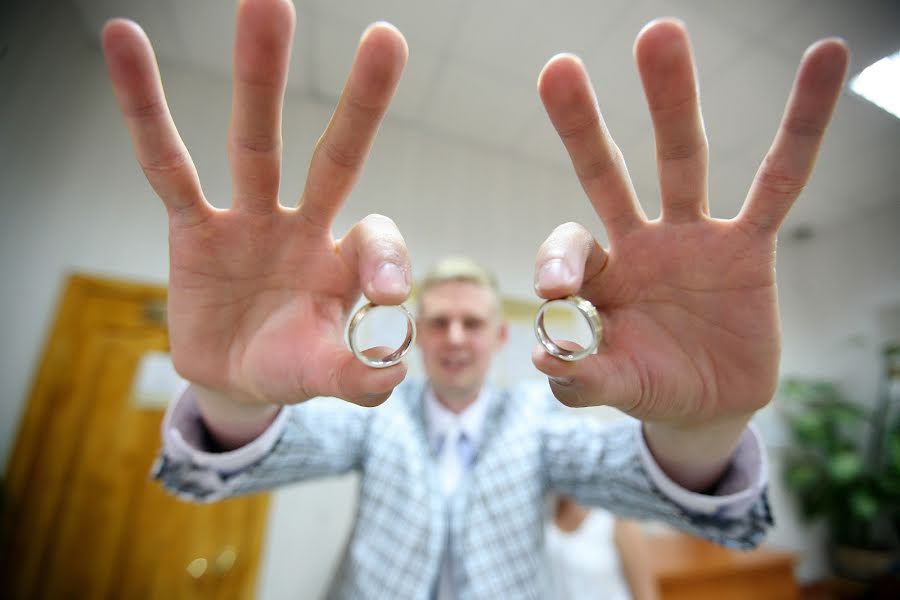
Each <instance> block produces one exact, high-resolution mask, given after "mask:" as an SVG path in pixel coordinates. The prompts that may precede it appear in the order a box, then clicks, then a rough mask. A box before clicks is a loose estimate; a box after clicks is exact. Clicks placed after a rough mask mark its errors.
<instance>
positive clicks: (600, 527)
mask: <svg viewBox="0 0 900 600" xmlns="http://www.w3.org/2000/svg"><path fill="white" fill-rule="evenodd" d="M614 527H615V520H614V519H613V516H612V514H610V513H609V512H607V511H605V510H602V509H591V510H590V511H589V512H588V516H587V517H586V518H585V519H584V521H583V522H582V523H581V525H580V526H579V527H578V529H576V530H575V531H571V532H569V531H563V530H561V529H560V528H559V527H557V526H556V525H555V524H554V523H553V521H552V520H551V521H549V522H548V523H547V526H546V530H545V534H546V538H547V556H548V558H549V561H550V572H551V574H552V576H553V590H554V598H558V599H559V600H588V599H589V598H590V599H595V598H604V599H605V600H629V598H631V594H630V592H629V590H628V583H627V582H626V581H625V577H624V576H623V574H622V565H621V561H620V560H619V553H618V550H617V548H616V544H615V540H614Z"/></svg>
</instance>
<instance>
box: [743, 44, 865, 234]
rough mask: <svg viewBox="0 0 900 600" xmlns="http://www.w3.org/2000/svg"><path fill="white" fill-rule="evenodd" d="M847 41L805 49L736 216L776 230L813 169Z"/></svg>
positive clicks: (843, 70) (837, 91)
mask: <svg viewBox="0 0 900 600" xmlns="http://www.w3.org/2000/svg"><path fill="white" fill-rule="evenodd" d="M848 62H849V53H848V50H847V47H846V46H845V45H844V43H843V41H841V40H838V39H827V40H822V41H819V42H817V43H815V44H813V45H812V46H810V48H809V49H808V50H807V51H806V54H804V56H803V60H802V61H801V62H800V67H799V68H798V70H797V77H796V78H795V80H794V86H793V89H792V90H791V95H790V98H789V99H788V102H787V106H786V108H785V111H784V116H783V117H782V120H781V126H780V127H779V128H778V132H777V133H776V134H775V141H774V142H772V146H771V148H769V152H768V154H767V155H766V158H765V160H763V163H762V165H761V166H760V168H759V171H758V172H757V173H756V178H755V179H754V180H753V184H752V185H751V186H750V192H749V193H748V195H747V200H746V201H745V202H744V207H743V208H742V209H741V213H740V214H739V215H738V220H739V221H742V222H744V223H747V224H750V225H752V226H753V227H754V228H755V229H756V230H758V231H760V232H764V233H774V232H775V231H777V230H778V227H779V225H780V224H781V222H782V221H783V220H784V218H785V216H787V213H788V211H789V210H790V208H791V206H792V205H793V203H794V201H795V200H796V199H797V196H799V195H800V192H801V191H802V190H803V188H804V186H805V185H806V182H807V181H809V177H810V175H811V174H812V169H813V165H814V164H815V162H816V155H817V154H818V152H819V146H820V145H821V143H822V138H823V137H824V135H825V129H826V127H827V126H828V121H829V120H830V119H831V114H832V112H833V111H834V107H835V105H836V104H837V99H838V96H839V95H840V91H841V87H842V85H843V81H844V76H845V75H846V73H847V64H848Z"/></svg>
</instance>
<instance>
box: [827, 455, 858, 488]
mask: <svg viewBox="0 0 900 600" xmlns="http://www.w3.org/2000/svg"><path fill="white" fill-rule="evenodd" d="M827 469H828V474H829V475H831V478H832V479H833V480H834V481H835V482H836V483H838V484H844V483H847V482H849V481H851V480H853V479H854V478H856V477H857V476H858V475H859V474H860V473H862V470H863V463H862V460H861V459H860V457H859V455H858V454H857V453H856V452H848V451H843V452H837V453H835V454H834V455H833V456H831V457H829V458H828V463H827Z"/></svg>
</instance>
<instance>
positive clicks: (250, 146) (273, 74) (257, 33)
mask: <svg viewBox="0 0 900 600" xmlns="http://www.w3.org/2000/svg"><path fill="white" fill-rule="evenodd" d="M294 20H295V17H294V5H293V4H291V3H290V2H289V1H287V0H245V1H243V2H241V3H240V5H239V6H238V10H237V33H236V35H235V43H234V92H233V96H232V103H231V127H230V129H229V134H228V155H229V160H230V163H231V176H232V186H233V190H234V206H235V207H236V208H239V209H242V210H247V211H251V212H268V211H271V210H274V209H275V208H276V207H277V206H278V185H279V182H280V178H281V110H282V104H283V101H284V88H285V84H286V82H287V73H288V64H289V62H290V57H291V40H292V39H293V36H294Z"/></svg>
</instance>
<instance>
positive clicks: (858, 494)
mask: <svg viewBox="0 0 900 600" xmlns="http://www.w3.org/2000/svg"><path fill="white" fill-rule="evenodd" d="M878 508H879V506H878V499H877V498H875V496H873V495H872V494H870V493H869V492H868V491H867V490H855V491H853V492H852V493H851V494H850V510H851V511H853V514H854V515H856V516H857V517H859V518H860V519H863V520H865V521H870V520H871V519H873V518H874V517H875V515H877V514H878Z"/></svg>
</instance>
